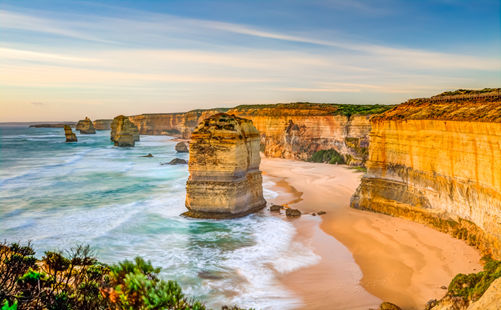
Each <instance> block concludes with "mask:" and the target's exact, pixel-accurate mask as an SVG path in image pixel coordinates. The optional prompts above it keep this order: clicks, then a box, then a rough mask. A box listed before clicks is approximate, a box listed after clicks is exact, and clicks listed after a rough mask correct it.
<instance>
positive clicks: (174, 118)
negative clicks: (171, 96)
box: [129, 109, 224, 139]
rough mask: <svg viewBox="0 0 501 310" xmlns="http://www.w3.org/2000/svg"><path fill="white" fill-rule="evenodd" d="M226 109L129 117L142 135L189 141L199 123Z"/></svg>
mask: <svg viewBox="0 0 501 310" xmlns="http://www.w3.org/2000/svg"><path fill="white" fill-rule="evenodd" d="M223 110H224V109H211V110H195V111H189V112H185V113H155V114H141V115H133V116H129V120H130V121H131V122H133V123H134V124H135V125H136V126H137V128H138V129H139V133H140V134H142V135H169V136H176V137H180V138H183V139H188V138H190V136H191V133H192V132H193V130H194V129H195V127H196V126H197V125H198V122H199V121H201V120H204V119H206V118H207V117H209V116H212V115H214V114H217V113H221V112H223Z"/></svg>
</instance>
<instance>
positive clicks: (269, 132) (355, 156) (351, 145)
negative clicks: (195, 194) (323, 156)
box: [129, 103, 389, 165]
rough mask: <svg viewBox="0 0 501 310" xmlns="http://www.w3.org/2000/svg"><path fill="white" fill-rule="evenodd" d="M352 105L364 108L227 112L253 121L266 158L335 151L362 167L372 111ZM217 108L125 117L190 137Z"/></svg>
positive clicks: (149, 129)
mask: <svg viewBox="0 0 501 310" xmlns="http://www.w3.org/2000/svg"><path fill="white" fill-rule="evenodd" d="M352 107H354V108H355V110H356V109H357V108H360V107H363V106H348V105H344V106H343V105H336V104H310V103H291V104H276V105H263V106H238V107H236V108H233V109H229V110H228V111H227V112H226V113H228V114H233V115H236V116H240V117H243V118H247V119H250V120H252V122H253V124H254V126H255V127H256V128H257V129H258V130H259V132H260V142H261V150H262V151H263V152H264V154H265V155H266V156H267V157H279V158H288V159H300V160H307V159H309V158H310V157H311V156H312V155H313V154H314V153H315V152H317V151H320V150H328V149H335V150H336V151H337V152H338V153H340V154H341V155H342V156H343V157H344V158H345V161H346V162H347V163H348V164H350V165H363V163H364V162H365V160H366V158H367V155H368V142H369V139H368V134H369V131H370V122H369V117H370V115H371V113H372V112H369V113H368V112H367V111H364V110H363V109H362V110H361V114H357V113H358V112H355V113H350V112H349V111H348V112H347V111H346V110H347V109H352ZM341 108H344V109H345V110H342V109H341ZM369 108H371V109H372V107H369ZM387 109H389V107H379V110H375V112H378V111H381V112H382V111H384V110H387ZM221 110H222V109H213V110H199V111H191V112H187V113H170V114H142V115H136V116H130V117H129V119H130V120H131V121H132V122H133V123H134V124H136V125H137V126H138V128H139V131H140V133H141V134H151V135H159V134H166V135H173V136H178V137H182V138H189V137H190V135H191V132H192V131H193V130H194V128H195V126H196V125H197V124H198V122H200V121H201V120H203V119H205V118H207V117H209V116H211V115H214V114H216V113H219V112H220V111H221Z"/></svg>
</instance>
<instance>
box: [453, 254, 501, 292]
mask: <svg viewBox="0 0 501 310" xmlns="http://www.w3.org/2000/svg"><path fill="white" fill-rule="evenodd" d="M484 260H485V262H486V263H485V265H484V270H483V271H481V272H479V273H470V274H462V273H460V274H458V275H456V276H455V277H454V279H452V281H451V283H450V284H449V288H448V294H450V295H451V296H455V297H463V298H465V299H468V300H472V301H475V300H477V299H479V298H480V297H481V296H482V295H483V294H484V292H485V291H486V290H487V289H488V288H489V286H490V285H491V283H492V282H493V281H494V280H496V279H497V278H499V277H501V261H499V260H492V259H490V258H484Z"/></svg>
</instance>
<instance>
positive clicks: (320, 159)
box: [308, 149, 345, 164]
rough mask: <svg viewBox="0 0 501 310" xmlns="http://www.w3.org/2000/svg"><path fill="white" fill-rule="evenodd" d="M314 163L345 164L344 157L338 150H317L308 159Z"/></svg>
mask: <svg viewBox="0 0 501 310" xmlns="http://www.w3.org/2000/svg"><path fill="white" fill-rule="evenodd" d="M308 161H310V162H314V163H329V164H344V163H345V161H344V158H343V156H341V154H339V153H338V152H337V151H336V150H334V149H330V150H321V151H317V152H315V153H314V154H313V155H312V156H311V157H310V159H309V160H308Z"/></svg>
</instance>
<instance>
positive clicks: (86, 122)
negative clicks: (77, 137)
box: [75, 117, 96, 135]
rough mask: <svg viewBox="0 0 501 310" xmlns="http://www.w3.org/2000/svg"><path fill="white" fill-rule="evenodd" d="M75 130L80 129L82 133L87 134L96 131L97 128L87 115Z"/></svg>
mask: <svg viewBox="0 0 501 310" xmlns="http://www.w3.org/2000/svg"><path fill="white" fill-rule="evenodd" d="M75 130H78V131H80V133H81V134H85V135H88V134H95V133H96V129H95V128H94V124H92V121H91V120H90V118H88V117H85V119H82V120H79V121H78V123H77V126H76V128H75Z"/></svg>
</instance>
